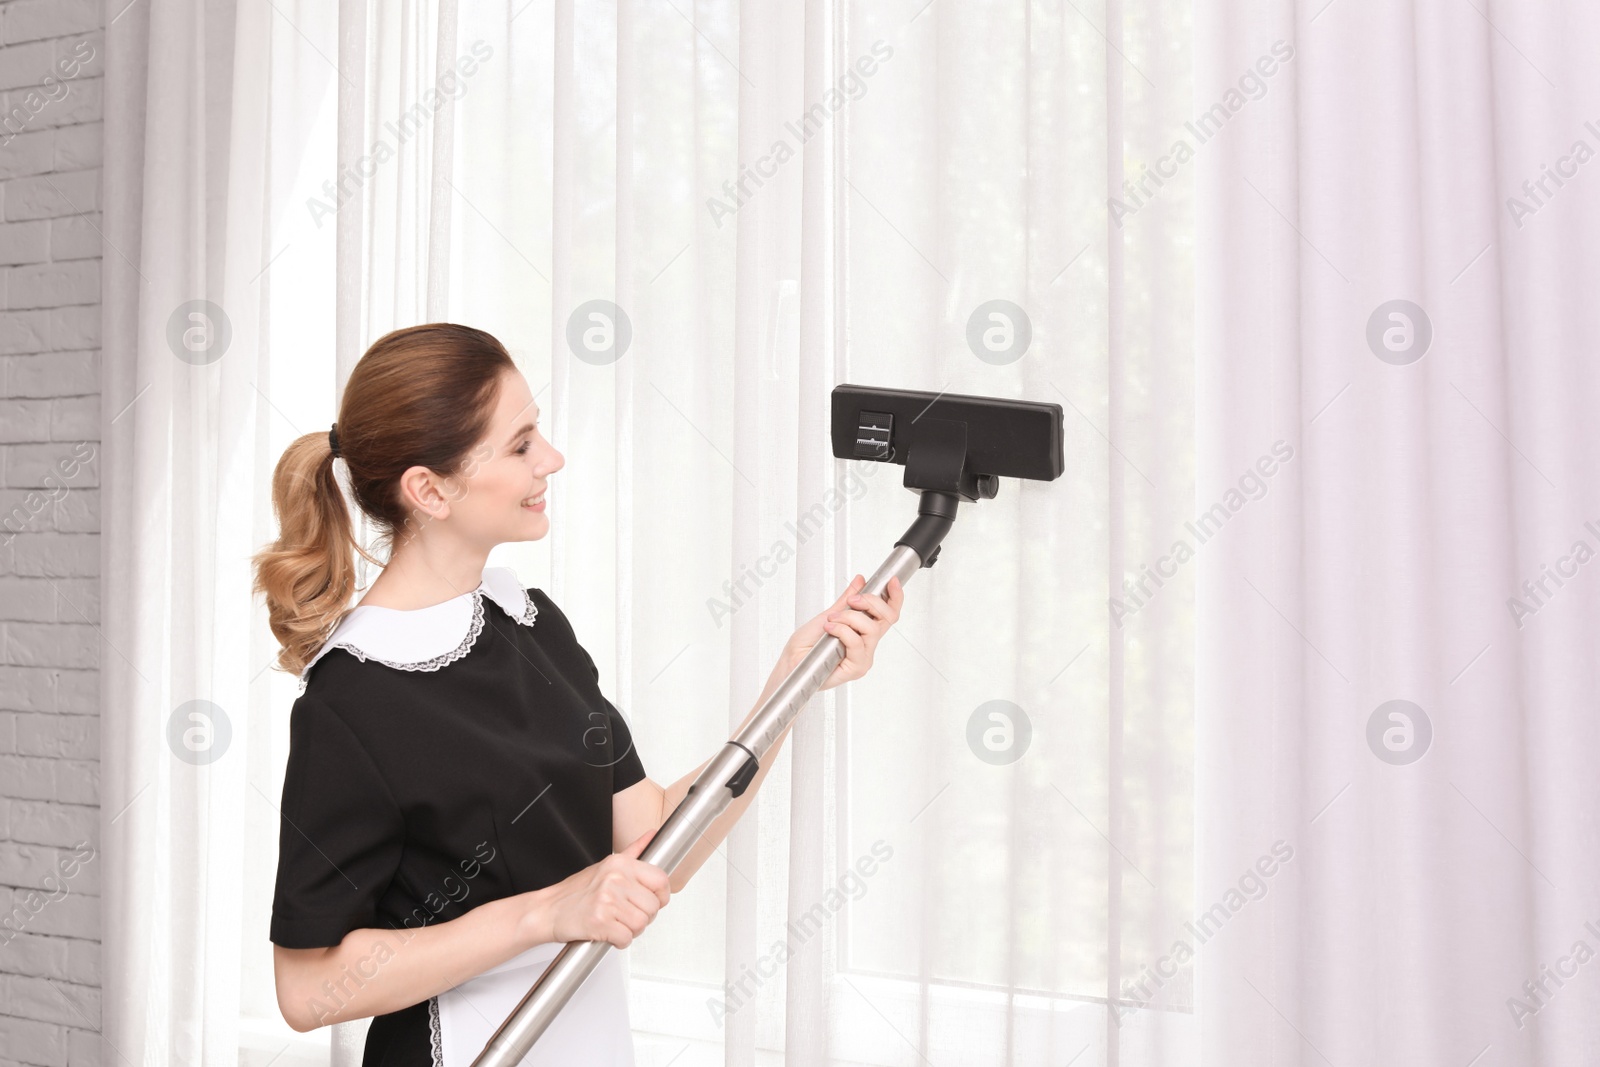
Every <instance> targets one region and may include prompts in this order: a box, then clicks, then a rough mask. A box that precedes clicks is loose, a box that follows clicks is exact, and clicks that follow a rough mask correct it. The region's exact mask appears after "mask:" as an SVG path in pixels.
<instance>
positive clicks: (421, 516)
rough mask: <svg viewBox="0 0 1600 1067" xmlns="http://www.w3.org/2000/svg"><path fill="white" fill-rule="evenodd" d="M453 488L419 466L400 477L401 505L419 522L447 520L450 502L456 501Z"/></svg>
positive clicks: (436, 475) (425, 468)
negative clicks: (452, 492)
mask: <svg viewBox="0 0 1600 1067" xmlns="http://www.w3.org/2000/svg"><path fill="white" fill-rule="evenodd" d="M452 488H453V487H452V486H450V485H447V484H446V482H445V480H444V479H442V478H440V477H439V475H438V474H436V473H434V472H433V471H431V470H429V469H428V468H427V467H424V466H421V465H420V464H419V465H417V466H415V467H411V468H409V469H408V470H407V471H406V472H405V473H404V474H402V475H400V503H401V504H402V505H403V506H404V507H405V509H406V513H407V514H409V515H410V516H412V517H413V518H414V519H416V520H418V521H427V520H430V519H447V518H449V517H450V502H451V501H452V500H454V499H456V497H455V496H453V495H451V492H450V490H451V489H452Z"/></svg>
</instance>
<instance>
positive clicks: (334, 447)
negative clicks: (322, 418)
mask: <svg viewBox="0 0 1600 1067" xmlns="http://www.w3.org/2000/svg"><path fill="white" fill-rule="evenodd" d="M328 451H330V452H332V453H333V454H334V455H335V456H337V455H338V454H339V424H338V423H337V422H336V423H334V424H333V425H332V426H330V427H329V428H328Z"/></svg>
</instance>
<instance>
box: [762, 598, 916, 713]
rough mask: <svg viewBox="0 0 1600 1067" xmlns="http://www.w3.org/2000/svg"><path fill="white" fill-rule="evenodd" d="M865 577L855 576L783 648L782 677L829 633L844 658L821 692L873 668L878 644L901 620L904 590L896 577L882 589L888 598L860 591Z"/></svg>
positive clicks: (797, 664) (823, 685)
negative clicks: (828, 604)
mask: <svg viewBox="0 0 1600 1067" xmlns="http://www.w3.org/2000/svg"><path fill="white" fill-rule="evenodd" d="M866 584H867V580H866V578H864V577H862V576H861V575H859V574H858V575H856V576H855V577H854V578H852V579H851V580H850V584H849V585H848V586H846V587H845V590H844V592H843V593H842V594H840V596H839V599H838V600H836V601H834V602H833V606H832V607H830V608H828V609H827V610H826V611H824V612H822V613H821V614H819V615H817V616H816V617H815V618H813V619H811V620H810V621H808V622H806V623H805V624H804V625H802V626H801V627H800V628H799V629H798V630H796V631H795V632H794V635H793V636H792V637H790V638H789V641H788V643H787V644H785V645H784V646H783V656H782V657H781V658H780V659H779V663H780V664H782V672H783V674H784V675H785V676H787V675H788V673H789V672H790V671H792V670H794V669H795V668H796V667H798V666H799V665H800V661H801V660H803V659H805V657H806V653H808V652H810V651H811V649H812V647H813V646H815V645H816V643H817V642H818V641H820V640H822V638H823V637H824V636H825V635H826V634H832V635H833V636H835V637H837V638H838V639H839V640H840V641H841V642H843V643H844V659H842V660H840V661H839V665H838V666H837V667H835V668H834V669H833V673H832V674H830V675H829V676H828V678H827V680H826V681H824V682H823V683H822V686H821V687H820V688H819V690H818V692H820V691H821V690H822V689H832V688H833V687H834V686H836V685H843V684H844V683H845V682H850V681H854V680H855V679H857V678H860V677H861V676H862V675H863V674H866V673H867V671H868V670H869V669H870V668H871V667H872V653H873V650H874V649H876V648H877V647H878V642H879V641H880V640H882V639H883V635H884V634H885V633H887V632H888V630H889V627H890V626H892V625H894V623H895V620H896V619H898V618H900V606H901V605H902V604H904V603H905V597H906V594H905V589H904V588H903V587H902V586H901V585H900V579H899V578H890V579H889V585H888V587H887V588H885V589H884V593H885V595H886V596H887V599H885V598H884V597H881V596H875V595H873V594H871V593H863V592H861V589H862V587H864V586H865V585H866Z"/></svg>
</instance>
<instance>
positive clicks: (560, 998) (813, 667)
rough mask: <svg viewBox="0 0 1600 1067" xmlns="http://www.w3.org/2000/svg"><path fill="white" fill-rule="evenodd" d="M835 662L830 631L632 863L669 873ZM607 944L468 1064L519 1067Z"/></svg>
mask: <svg viewBox="0 0 1600 1067" xmlns="http://www.w3.org/2000/svg"><path fill="white" fill-rule="evenodd" d="M991 492H992V490H991ZM958 499H959V498H958V497H957V496H956V495H955V494H953V493H942V492H924V493H922V496H921V501H920V503H919V505H918V512H919V515H918V518H917V521H916V522H915V523H913V524H912V525H911V527H910V529H908V530H907V531H906V534H905V536H904V537H902V538H901V539H900V541H899V542H897V543H896V545H895V548H894V551H893V552H890V553H889V556H888V558H887V559H885V560H884V561H883V564H882V565H881V566H879V567H878V569H877V570H876V571H874V572H873V574H872V576H871V577H870V578H868V579H867V584H866V585H864V586H862V587H861V591H862V592H863V593H870V594H872V595H874V596H882V595H883V594H884V591H885V590H886V589H887V588H888V587H889V579H890V578H899V579H900V584H901V585H902V586H904V585H905V583H906V582H907V581H908V580H909V579H910V578H911V576H912V575H913V574H915V573H916V572H917V571H918V570H920V569H921V568H923V567H928V566H932V565H933V562H934V559H935V558H936V557H937V556H938V554H939V542H940V540H942V539H943V537H944V535H945V533H946V532H947V531H948V530H949V529H950V525H951V524H952V523H953V522H954V521H955V514H956V504H957V501H958ZM842 659H844V643H843V642H841V641H840V640H839V639H838V638H837V637H835V636H833V635H832V634H826V635H824V636H823V638H822V640H820V641H818V642H817V643H816V644H815V645H813V646H812V648H811V651H809V652H807V653H806V656H805V658H804V659H802V660H801V661H800V664H799V665H798V666H797V667H795V668H794V670H792V671H790V672H789V676H788V677H787V678H785V679H784V680H783V683H782V684H781V685H779V686H778V688H777V690H776V691H774V692H773V694H772V696H770V697H769V698H767V701H766V703H764V704H762V705H761V707H760V708H758V709H757V710H756V713H755V715H754V717H752V718H751V719H750V722H749V723H748V724H747V725H746V726H745V727H744V729H742V730H740V731H739V732H738V733H737V734H735V735H734V736H733V738H732V739H731V740H729V741H728V742H727V743H726V744H724V745H723V747H722V750H721V751H720V752H719V753H717V755H716V757H715V758H713V759H712V760H711V762H710V763H708V764H707V765H706V768H705V770H704V771H702V772H701V773H700V776H699V777H698V778H696V779H695V780H694V784H693V785H691V786H690V787H689V792H688V794H687V795H686V796H685V797H684V798H683V801H682V802H681V803H679V805H678V806H677V807H676V808H674V809H673V811H672V814H671V815H669V816H667V818H666V821H665V822H663V823H662V824H661V828H660V829H659V830H657V831H656V834H655V836H654V837H653V838H651V839H650V843H649V844H648V845H646V846H645V849H644V851H643V852H641V853H640V854H639V858H640V859H641V860H643V861H644V862H646V863H652V864H654V865H655V866H657V867H660V868H661V869H662V870H663V871H666V872H667V873H668V874H669V875H670V874H671V873H672V872H673V870H674V869H676V868H677V866H678V864H679V863H681V862H682V861H683V859H684V857H685V856H687V855H688V854H689V850H690V849H691V848H693V847H694V844H695V842H697V841H699V840H700V838H701V836H702V835H704V834H705V832H706V831H707V830H708V829H710V827H711V824H712V823H713V822H714V821H716V818H717V816H719V815H721V814H722V812H723V811H724V810H726V809H727V807H728V805H729V804H731V803H732V802H733V800H734V798H735V797H737V796H739V795H740V794H742V793H743V792H744V791H745V787H746V786H748V785H749V784H750V781H751V779H753V778H754V777H755V776H756V772H757V771H759V770H760V769H761V760H762V758H763V757H765V756H766V754H767V752H768V751H769V750H770V749H771V748H772V746H773V744H774V743H775V742H776V741H777V739H778V738H779V737H780V736H782V734H783V731H784V730H785V729H786V728H787V727H788V726H789V724H790V723H791V722H793V721H794V719H795V717H796V716H797V715H799V714H800V712H801V710H802V709H804V708H805V706H806V702H807V701H809V700H810V699H811V697H812V695H813V694H814V693H815V692H816V691H817V689H818V688H819V687H821V685H822V683H823V682H825V681H827V679H828V676H829V675H831V674H832V673H833V669H834V668H835V667H837V666H838V665H839V661H840V660H842ZM611 947H612V945H611V943H610V942H609V941H570V942H568V943H567V945H566V947H564V948H563V949H562V950H561V951H560V952H559V953H557V954H556V957H555V959H553V960H551V961H550V965H549V966H548V967H547V968H545V971H544V973H543V974H541V975H540V976H539V979H538V981H536V982H535V983H534V984H533V988H532V989H530V990H528V994H527V996H525V997H523V998H522V1000H521V1002H520V1003H518V1004H517V1006H516V1008H515V1010H513V1011H512V1013H511V1014H510V1015H509V1016H508V1017H507V1018H506V1021H505V1022H504V1023H502V1024H500V1028H499V1029H498V1030H496V1031H495V1032H494V1036H493V1037H491V1038H489V1043H488V1044H487V1045H485V1046H484V1048H483V1051H482V1052H481V1053H479V1055H478V1058H477V1059H475V1060H473V1061H472V1067H516V1065H517V1064H519V1063H521V1062H522V1058H523V1057H524V1056H526V1055H527V1054H528V1052H529V1050H531V1049H532V1048H533V1045H534V1042H536V1041H538V1040H539V1038H540V1036H541V1035H543V1033H544V1032H545V1030H546V1029H547V1028H548V1027H549V1026H550V1024H551V1023H552V1022H553V1021H554V1020H555V1018H556V1016H557V1015H558V1014H560V1012H561V1009H562V1008H563V1007H565V1006H566V1004H567V1001H568V1000H570V999H571V998H572V995H573V994H574V993H576V992H577V991H578V987H579V986H581V985H582V984H583V982H584V979H586V978H588V977H589V975H590V974H591V973H592V972H593V971H594V969H595V967H596V966H598V965H599V963H600V960H601V957H602V956H603V955H604V954H605V953H606V951H607V950H609V949H610V948H611Z"/></svg>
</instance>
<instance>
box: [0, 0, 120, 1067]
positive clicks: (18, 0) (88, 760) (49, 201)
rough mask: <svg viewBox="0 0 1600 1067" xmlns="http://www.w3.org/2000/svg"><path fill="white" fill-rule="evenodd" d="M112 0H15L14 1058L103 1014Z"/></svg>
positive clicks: (8, 294)
mask: <svg viewBox="0 0 1600 1067" xmlns="http://www.w3.org/2000/svg"><path fill="white" fill-rule="evenodd" d="M105 10H106V5H105V4H104V3H103V2H101V0H0V1065H10V1064H27V1065H35V1067H78V1065H90V1067H98V1065H99V1064H100V1063H101V1062H102V1060H104V1061H105V1062H106V1063H108V1064H109V1063H112V1062H114V1061H115V1060H116V1059H117V1057H116V1054H115V1053H114V1052H111V1051H110V1050H108V1049H104V1048H103V1043H102V1041H101V1038H100V1035H99V1029H100V1026H101V1019H100V883H101V870H100V867H101V860H100V847H101V846H100V833H99V804H100V719H99V708H98V706H97V704H98V691H99V670H98V667H99V650H100V641H99V639H98V625H99V622H100V563H99V542H100V490H99V484H100V483H99V464H98V459H99V451H100V440H99V437H100V384H99V364H100V351H99V347H100V265H101V238H100V226H101V223H100V164H101V147H102V140H103V138H102V126H101V74H102V71H103V70H104V64H105V41H104V34H103V31H102V26H103V21H104V18H105Z"/></svg>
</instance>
